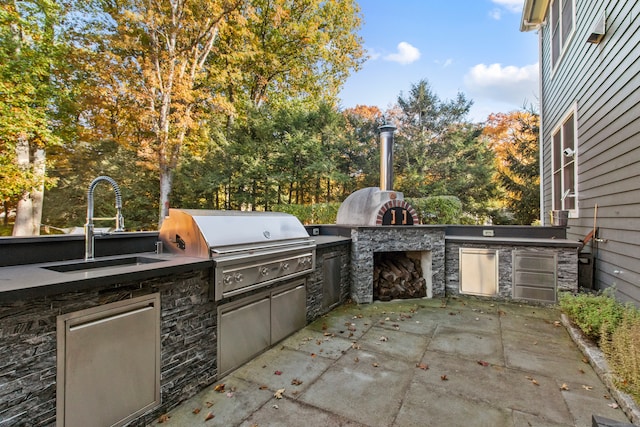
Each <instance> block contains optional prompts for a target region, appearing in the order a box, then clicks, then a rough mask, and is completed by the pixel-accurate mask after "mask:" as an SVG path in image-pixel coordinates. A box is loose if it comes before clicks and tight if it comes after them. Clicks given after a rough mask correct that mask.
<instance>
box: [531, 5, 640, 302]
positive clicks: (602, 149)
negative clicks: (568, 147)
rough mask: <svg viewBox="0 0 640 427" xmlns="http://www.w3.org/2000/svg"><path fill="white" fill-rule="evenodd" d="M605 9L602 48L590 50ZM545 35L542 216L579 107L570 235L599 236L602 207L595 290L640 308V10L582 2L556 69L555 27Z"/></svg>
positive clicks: (545, 30) (543, 29)
mask: <svg viewBox="0 0 640 427" xmlns="http://www.w3.org/2000/svg"><path fill="white" fill-rule="evenodd" d="M605 9H606V16H607V32H606V35H605V37H604V39H603V41H602V42H601V43H600V44H598V45H593V44H589V43H586V38H587V36H588V34H589V32H590V30H591V28H592V26H593V24H594V23H595V22H596V21H597V19H599V17H600V16H601V13H602V11H603V10H605ZM540 31H541V33H542V34H541V43H542V46H541V49H540V52H541V58H540V63H541V71H542V76H541V87H542V94H541V106H540V111H541V115H542V132H543V135H542V139H543V146H542V147H541V153H542V168H543V183H542V191H543V194H542V200H543V210H544V211H545V212H548V211H549V210H550V209H551V202H552V200H551V191H552V190H551V189H552V170H551V166H552V164H551V138H552V134H553V131H554V130H555V129H556V127H557V126H558V125H559V124H560V122H561V121H562V120H563V119H564V117H566V115H567V114H568V113H569V112H571V111H573V108H574V106H575V108H576V110H575V113H576V117H577V136H578V147H577V151H578V156H577V160H576V165H577V171H578V173H577V188H578V218H571V219H570V220H569V226H570V227H569V229H568V230H567V235H568V237H569V238H574V239H576V240H578V239H582V238H584V236H585V235H586V234H587V233H588V232H589V231H591V230H592V228H593V217H594V206H595V205H596V204H597V205H598V212H597V226H598V227H599V235H600V237H602V238H604V239H606V240H607V241H606V242H600V243H595V246H593V245H594V243H592V244H590V245H589V247H590V248H592V249H593V250H594V252H595V254H596V256H597V259H596V262H595V266H596V274H595V282H596V286H597V287H599V288H605V287H609V286H615V287H616V289H617V290H618V293H619V295H620V296H621V298H623V299H631V300H634V301H635V302H640V2H636V1H634V0H619V1H607V2H603V1H598V0H576V23H575V30H574V33H573V35H572V36H571V38H570V41H569V42H568V45H567V47H566V49H565V51H564V52H563V54H562V56H561V58H560V59H559V63H558V64H557V67H556V68H555V69H552V67H551V46H550V41H551V40H550V35H549V33H550V26H549V23H548V19H547V23H545V24H543V25H542V26H541V28H540ZM544 219H545V221H546V222H548V216H547V215H546V214H545V215H544Z"/></svg>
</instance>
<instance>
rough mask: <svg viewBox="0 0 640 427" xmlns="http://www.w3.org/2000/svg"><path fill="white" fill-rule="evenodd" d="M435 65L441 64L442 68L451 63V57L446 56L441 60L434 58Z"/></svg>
mask: <svg viewBox="0 0 640 427" xmlns="http://www.w3.org/2000/svg"><path fill="white" fill-rule="evenodd" d="M433 62H435V64H436V65H439V66H441V67H442V68H447V67H448V66H450V65H451V64H453V59H451V58H447V59H445V60H444V61H441V60H440V59H436V60H435V61H433Z"/></svg>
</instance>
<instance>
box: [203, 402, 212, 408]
mask: <svg viewBox="0 0 640 427" xmlns="http://www.w3.org/2000/svg"><path fill="white" fill-rule="evenodd" d="M205 405H207V408H211V407H212V406H213V402H205Z"/></svg>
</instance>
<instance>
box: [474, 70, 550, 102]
mask: <svg viewBox="0 0 640 427" xmlns="http://www.w3.org/2000/svg"><path fill="white" fill-rule="evenodd" d="M538 78H539V77H538V64H532V65H525V66H524V67H515V66H513V65H509V66H506V67H503V66H502V65H501V64H491V65H485V64H478V65H476V66H474V67H473V68H471V69H470V70H469V72H468V73H467V74H466V75H465V76H464V83H465V86H466V87H467V89H468V92H469V94H470V95H471V97H472V98H474V97H475V98H481V99H492V100H494V101H501V102H505V103H508V104H511V105H513V106H514V108H521V107H524V106H526V105H525V104H527V105H528V104H530V103H532V102H536V99H537V98H538V97H539V95H538Z"/></svg>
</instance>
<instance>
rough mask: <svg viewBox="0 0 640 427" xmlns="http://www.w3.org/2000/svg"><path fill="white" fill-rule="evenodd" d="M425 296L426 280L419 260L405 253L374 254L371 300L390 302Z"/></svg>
mask: <svg viewBox="0 0 640 427" xmlns="http://www.w3.org/2000/svg"><path fill="white" fill-rule="evenodd" d="M425 296H427V287H426V280H425V279H424V277H423V275H422V267H421V265H420V259H418V258H413V257H409V256H407V254H406V253H405V252H377V253H375V254H374V266H373V298H374V299H377V300H380V301H390V300H392V299H402V298H420V297H425Z"/></svg>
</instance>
